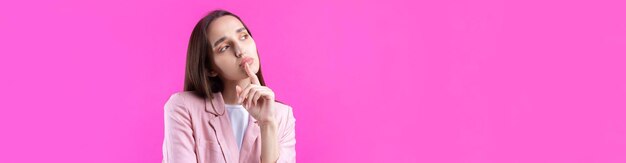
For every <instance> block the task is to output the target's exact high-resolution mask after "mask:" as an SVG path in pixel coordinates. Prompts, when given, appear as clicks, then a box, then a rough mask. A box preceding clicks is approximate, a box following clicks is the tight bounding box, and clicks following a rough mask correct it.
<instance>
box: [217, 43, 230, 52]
mask: <svg viewBox="0 0 626 163" xmlns="http://www.w3.org/2000/svg"><path fill="white" fill-rule="evenodd" d="M229 47H230V46H228V45H226V46H224V47H222V48H220V49H219V52H224V51H226V49H228V48H229Z"/></svg>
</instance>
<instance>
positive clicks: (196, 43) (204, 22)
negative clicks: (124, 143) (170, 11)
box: [163, 10, 296, 163]
mask: <svg viewBox="0 0 626 163" xmlns="http://www.w3.org/2000/svg"><path fill="white" fill-rule="evenodd" d="M185 68H186V69H185V86H184V87H185V91H183V92H178V93H175V94H173V95H172V96H171V97H170V98H169V100H168V101H167V102H166V104H165V136H164V141H163V162H166V163H191V162H197V163H204V162H211V163H215V162H229V163H236V162H240V163H244V162H245V163H248V162H295V160H296V151H295V144H296V139H295V118H294V116H293V112H292V109H291V107H290V106H287V105H285V104H282V103H279V102H275V100H274V92H273V91H272V90H271V89H270V88H268V87H266V86H265V81H263V74H262V73H261V62H260V60H259V56H258V52H257V49H256V45H255V43H254V40H253V38H252V35H251V33H250V31H249V30H248V28H247V27H246V25H245V24H244V23H243V22H242V21H241V19H240V18H239V17H238V16H236V15H234V14H232V13H230V12H228V11H224V10H216V11H213V12H211V13H209V14H208V15H207V16H205V17H204V18H202V19H201V20H200V21H199V22H198V23H197V24H196V26H195V27H194V29H193V32H192V33H191V38H190V40H189V47H188V49H187V63H186V67H185Z"/></svg>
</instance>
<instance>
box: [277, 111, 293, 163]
mask: <svg viewBox="0 0 626 163" xmlns="http://www.w3.org/2000/svg"><path fill="white" fill-rule="evenodd" d="M287 110H288V113H287V116H285V119H284V120H283V122H285V123H283V126H282V128H283V130H282V132H281V133H280V134H279V140H278V141H279V143H280V153H279V156H278V161H277V162H278V163H295V162H296V128H295V127H296V118H295V117H294V116H293V109H292V108H291V107H288V109H287Z"/></svg>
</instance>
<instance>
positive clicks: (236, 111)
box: [225, 104, 249, 150]
mask: <svg viewBox="0 0 626 163" xmlns="http://www.w3.org/2000/svg"><path fill="white" fill-rule="evenodd" d="M225 106H226V110H227V111H228V118H230V124H231V126H232V127H233V134H234V135H235V140H237V147H239V150H241V143H243V134H244V133H245V132H246V128H248V117H249V116H248V115H249V114H248V110H246V108H244V107H243V105H229V104H226V105H225Z"/></svg>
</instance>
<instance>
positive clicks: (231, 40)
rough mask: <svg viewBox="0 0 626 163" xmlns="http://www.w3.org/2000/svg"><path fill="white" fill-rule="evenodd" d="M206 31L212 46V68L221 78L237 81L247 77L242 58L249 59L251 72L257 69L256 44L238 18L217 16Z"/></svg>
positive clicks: (255, 71)
mask: <svg viewBox="0 0 626 163" xmlns="http://www.w3.org/2000/svg"><path fill="white" fill-rule="evenodd" d="M208 33H209V43H210V44H211V47H213V49H212V51H213V61H214V63H213V70H215V72H216V73H217V75H219V76H220V77H221V78H222V79H225V80H233V81H238V80H242V79H245V78H247V77H248V75H247V74H246V71H245V69H244V67H243V65H242V64H245V63H243V62H242V61H244V60H251V63H250V64H249V66H250V68H251V69H252V72H254V73H255V74H256V73H257V72H258V71H259V55H258V54H257V49H256V44H255V43H254V40H253V39H252V37H250V34H249V33H248V30H247V29H246V28H245V27H244V26H243V24H242V23H241V21H239V19H237V18H235V17H233V16H230V15H226V16H222V17H219V18H217V19H215V20H213V22H211V24H210V25H209V31H208ZM244 62H245V61H244Z"/></svg>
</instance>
